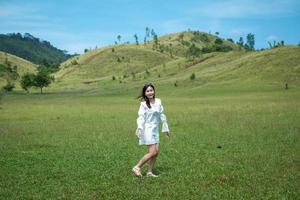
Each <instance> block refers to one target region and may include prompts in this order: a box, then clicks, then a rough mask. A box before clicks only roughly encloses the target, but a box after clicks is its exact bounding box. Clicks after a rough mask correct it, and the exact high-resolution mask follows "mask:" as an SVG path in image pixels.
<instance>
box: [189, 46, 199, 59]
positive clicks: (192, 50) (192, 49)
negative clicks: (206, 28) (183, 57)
mask: <svg viewBox="0 0 300 200" xmlns="http://www.w3.org/2000/svg"><path fill="white" fill-rule="evenodd" d="M200 54H201V49H200V48H198V47H196V45H195V44H194V43H193V44H192V45H191V46H190V47H189V48H188V50H187V57H197V56H199V55H200Z"/></svg>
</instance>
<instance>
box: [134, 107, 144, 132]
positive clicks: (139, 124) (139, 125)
mask: <svg viewBox="0 0 300 200" xmlns="http://www.w3.org/2000/svg"><path fill="white" fill-rule="evenodd" d="M145 114H146V109H145V107H144V106H143V105H142V103H141V105H140V108H139V111H138V118H137V120H136V122H137V130H136V135H137V136H138V137H140V135H141V132H142V131H143V130H144V124H145Z"/></svg>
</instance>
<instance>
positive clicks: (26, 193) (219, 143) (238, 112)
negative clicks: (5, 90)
mask: <svg viewBox="0 0 300 200" xmlns="http://www.w3.org/2000/svg"><path fill="white" fill-rule="evenodd" d="M158 91H159V88H158ZM180 92H181V93H176V92H174V91H173V93H172V94H171V95H169V93H168V91H167V90H161V93H158V96H159V97H160V98H161V99H162V101H163V104H164V107H165V113H166V115H167V117H168V121H169V127H170V130H171V133H172V139H171V140H167V139H165V138H164V137H161V146H160V147H161V149H160V155H159V157H158V160H157V162H156V165H155V170H154V172H155V173H157V174H159V176H160V177H159V178H143V179H139V178H136V177H134V176H133V175H132V173H131V168H132V166H133V165H134V164H136V162H137V161H138V159H139V158H140V157H141V156H142V155H143V154H144V153H145V152H146V147H141V146H138V144H137V140H136V138H135V135H134V131H135V128H136V117H137V110H138V106H139V102H138V101H137V100H136V99H135V98H134V97H135V96H134V95H130V96H129V95H128V94H127V95H101V94H96V95H92V94H89V93H85V94H84V93H75V92H74V93H54V92H53V93H51V92H49V93H46V94H43V95H39V94H38V93H34V94H29V95H27V94H23V93H18V92H15V93H12V94H7V95H6V96H5V97H4V99H3V100H2V104H1V109H0V199H172V200H173V199H298V198H299V195H300V191H299V188H300V187H299V183H300V158H299V150H300V145H299V134H300V92H299V88H292V89H289V90H283V89H277V90H275V89H273V88H271V89H270V90H264V91H259V90H255V91H251V92H247V91H244V92H239V91H235V92H232V93H230V92H226V91H225V90H224V91H223V92H221V91H219V92H216V91H215V92H214V93H212V92H209V90H202V93H201V94H199V95H193V96H188V95H180V94H184V90H182V91H180ZM161 136H162V135H161ZM145 170H146V168H144V169H143V173H145V172H146V171H145Z"/></svg>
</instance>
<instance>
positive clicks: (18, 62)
mask: <svg viewBox="0 0 300 200" xmlns="http://www.w3.org/2000/svg"><path fill="white" fill-rule="evenodd" d="M8 63H9V65H10V66H12V67H14V66H16V68H17V72H18V74H19V75H20V76H22V75H23V74H24V73H26V72H31V73H34V72H36V68H37V65H36V64H33V63H31V62H29V61H27V60H25V59H23V58H20V57H18V56H15V55H11V54H9V53H5V52H2V51H0V64H2V65H6V64H8ZM5 76H6V74H5V72H1V73H0V86H3V85H5V84H6V82H7V77H5Z"/></svg>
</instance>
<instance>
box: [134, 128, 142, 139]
mask: <svg viewBox="0 0 300 200" xmlns="http://www.w3.org/2000/svg"><path fill="white" fill-rule="evenodd" d="M141 134H142V130H141V129H139V128H137V129H136V131H135V135H136V137H137V138H138V139H140V137H141Z"/></svg>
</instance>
